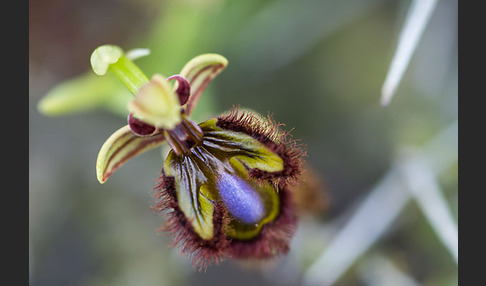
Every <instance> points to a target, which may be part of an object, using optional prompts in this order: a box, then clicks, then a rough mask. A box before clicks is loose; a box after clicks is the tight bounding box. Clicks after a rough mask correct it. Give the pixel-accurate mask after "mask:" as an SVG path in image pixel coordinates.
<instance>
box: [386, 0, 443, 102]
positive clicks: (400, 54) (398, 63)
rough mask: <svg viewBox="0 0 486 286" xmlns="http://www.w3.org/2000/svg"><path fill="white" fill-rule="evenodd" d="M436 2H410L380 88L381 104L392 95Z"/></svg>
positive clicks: (430, 0)
mask: <svg viewBox="0 0 486 286" xmlns="http://www.w3.org/2000/svg"><path fill="white" fill-rule="evenodd" d="M436 4H437V0H414V1H413V3H412V4H411V6H410V9H409V12H408V14H407V18H406V19H405V24H404V27H403V29H402V32H401V33H400V37H399V39H398V45H397V49H396V51H395V55H394V56H393V59H392V62H391V65H390V68H389V70H388V74H387V76H386V79H385V83H384V84H383V87H382V89H381V94H382V95H381V105H382V106H387V105H388V104H389V103H390V101H391V99H392V97H393V96H394V94H395V91H396V89H397V87H398V84H399V83H400V81H401V79H402V77H403V74H404V73H405V70H406V69H407V66H408V64H409V62H410V59H411V57H412V54H413V52H414V51H415V49H416V47H417V43H418V41H419V40H420V38H421V36H422V34H423V31H424V29H425V26H426V25H427V23H428V21H429V19H430V15H431V14H432V12H433V11H434V8H435V6H436Z"/></svg>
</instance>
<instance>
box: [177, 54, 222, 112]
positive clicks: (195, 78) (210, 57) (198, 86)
mask: <svg viewBox="0 0 486 286" xmlns="http://www.w3.org/2000/svg"><path fill="white" fill-rule="evenodd" d="M227 65H228V60H227V59H226V58H225V57H223V56H221V55H218V54H203V55H199V56H197V57H195V58H193V59H191V60H190V61H189V62H188V63H187V64H186V65H185V66H184V67H183V68H182V71H181V73H180V75H181V76H183V77H185V78H186V80H187V81H188V82H189V84H190V86H191V95H190V96H189V99H188V101H187V103H186V104H185V108H186V114H188V115H190V114H191V112H192V109H193V108H194V106H195V105H196V103H197V101H198V99H199V97H200V96H201V94H202V92H203V91H204V89H205V88H206V86H207V85H208V84H209V83H210V82H211V81H212V80H213V79H214V78H215V77H216V76H217V75H218V74H219V73H220V72H221V71H222V70H223V69H224V68H225V67H226V66H227ZM174 87H175V88H177V84H176V85H175V86H174Z"/></svg>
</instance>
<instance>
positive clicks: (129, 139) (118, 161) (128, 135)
mask: <svg viewBox="0 0 486 286" xmlns="http://www.w3.org/2000/svg"><path fill="white" fill-rule="evenodd" d="M164 142H165V138H164V136H163V135H162V134H159V135H155V136H150V137H139V136H137V135H135V134H134V133H133V132H132V131H131V130H130V127H129V126H128V125H126V126H124V127H122V128H120V129H118V130H117V131H116V132H115V133H113V134H112V135H111V136H110V138H108V140H106V142H105V143H104V144H103V146H102V147H101V149H100V152H99V153H98V159H97V161H96V177H97V178H98V181H99V182H100V183H102V184H103V183H104V182H106V180H108V178H109V177H110V176H111V174H113V172H115V171H116V170H117V169H118V168H120V167H121V166H122V165H123V164H125V163H126V162H127V161H128V160H130V159H132V158H133V157H135V156H137V155H139V154H141V153H143V152H145V151H148V150H150V149H153V148H155V147H157V146H160V145H161V144H162V143H164Z"/></svg>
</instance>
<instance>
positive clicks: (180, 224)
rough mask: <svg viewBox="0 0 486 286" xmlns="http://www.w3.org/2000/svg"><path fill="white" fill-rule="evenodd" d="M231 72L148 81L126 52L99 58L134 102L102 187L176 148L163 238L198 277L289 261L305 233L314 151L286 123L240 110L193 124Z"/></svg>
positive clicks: (160, 186) (162, 194)
mask: <svg viewBox="0 0 486 286" xmlns="http://www.w3.org/2000/svg"><path fill="white" fill-rule="evenodd" d="M227 63H228V62H227V60H226V59H225V58H224V57H222V56H220V55H217V54H203V55H200V56H197V57H195V58H193V59H192V60H190V61H189V62H188V63H187V64H186V65H185V66H184V67H183V69H182V71H181V72H180V74H177V75H173V76H171V77H169V78H168V79H166V78H164V77H163V76H162V75H158V74H156V75H154V76H153V77H152V78H151V79H150V80H148V78H147V77H146V76H145V75H144V74H143V73H142V72H141V71H140V70H139V69H138V67H137V66H136V65H135V64H133V62H131V60H130V59H128V58H127V57H126V56H125V54H124V52H123V51H122V49H121V48H119V47H117V46H112V45H105V46H101V47H99V48H97V49H96V50H95V51H94V52H93V54H92V57H91V64H92V67H93V70H94V71H95V72H96V73H97V74H100V75H102V74H104V73H106V72H107V71H111V72H112V73H114V74H115V75H116V76H117V77H118V78H119V79H120V80H121V81H122V82H123V83H124V84H125V85H126V86H127V88H128V89H129V90H130V91H131V92H132V93H133V94H134V99H133V100H132V101H130V102H129V103H128V106H127V107H128V110H129V115H128V124H127V125H126V126H125V127H122V128H120V129H119V130H118V131H116V132H115V133H113V135H111V136H110V137H109V138H108V140H107V141H106V142H105V143H104V144H103V146H102V147H101V150H100V152H99V154H98V159H97V163H96V174H97V178H98V180H99V181H100V183H105V182H106V180H107V179H108V178H109V177H110V176H111V175H112V174H113V172H114V171H115V170H117V169H118V168H120V167H121V166H122V165H123V164H124V163H126V162H127V161H128V160H130V159H132V158H134V157H135V156H137V155H139V154H141V153H143V152H145V151H148V150H151V149H153V148H155V147H158V146H161V145H162V144H165V143H167V144H168V145H169V147H170V149H171V151H170V152H169V154H168V156H167V158H166V160H165V163H164V164H163V167H162V171H161V175H160V178H159V180H158V183H157V184H156V186H155V187H154V190H153V194H154V198H155V204H154V206H153V209H154V210H155V211H157V212H159V213H160V214H162V215H164V216H165V217H166V223H165V225H164V226H163V227H162V229H163V230H165V231H168V232H170V233H171V234H172V236H173V238H174V244H175V245H177V246H179V247H180V249H181V251H182V252H183V253H187V254H189V255H190V256H191V257H192V259H193V263H194V265H195V266H197V267H199V269H206V268H207V266H208V265H210V264H211V263H212V262H215V263H216V264H217V263H219V262H220V261H221V260H223V259H225V258H234V259H271V258H274V257H277V256H278V255H281V254H285V253H287V252H288V251H289V247H290V241H291V239H292V236H293V234H294V231H295V227H296V212H295V207H294V201H293V191H292V190H293V188H292V186H293V185H295V184H298V180H299V176H300V174H301V173H302V165H303V157H304V156H305V149H304V147H303V146H302V145H300V144H297V143H296V141H295V140H293V139H292V138H291V136H290V134H289V133H288V132H284V131H281V130H280V126H281V125H282V124H277V123H276V122H275V121H274V120H273V119H272V118H271V117H263V116H261V115H259V114H257V113H255V112H251V111H241V110H239V108H236V107H234V108H233V109H232V110H231V111H229V112H227V113H224V114H222V115H220V116H219V117H216V118H211V119H209V120H207V121H204V122H202V123H199V124H196V123H195V122H194V121H192V120H191V118H190V115H191V112H192V110H193V108H194V107H195V105H196V103H197V101H198V99H199V97H200V96H201V94H202V92H203V91H204V89H205V87H206V86H207V85H208V83H209V82H211V81H212V80H213V79H214V78H215V77H216V76H217V75H218V74H219V73H220V72H221V71H222V70H223V69H224V68H225V67H226V66H227ZM172 80H175V81H174V85H173V86H172V87H171V86H170V85H169V81H172Z"/></svg>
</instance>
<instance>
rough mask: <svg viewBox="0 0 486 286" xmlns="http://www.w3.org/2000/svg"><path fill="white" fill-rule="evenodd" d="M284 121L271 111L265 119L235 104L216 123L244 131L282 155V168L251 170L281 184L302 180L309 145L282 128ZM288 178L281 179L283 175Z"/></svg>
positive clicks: (254, 174) (224, 127)
mask: <svg viewBox="0 0 486 286" xmlns="http://www.w3.org/2000/svg"><path fill="white" fill-rule="evenodd" d="M283 125H284V124H282V123H277V122H276V121H275V120H274V119H273V118H272V117H271V116H270V115H268V116H267V118H266V119H265V118H264V117H263V116H261V115H260V114H258V113H254V112H250V111H239V108H238V107H235V106H233V108H232V109H231V111H230V112H229V114H226V115H222V116H220V117H218V122H217V123H216V126H218V127H220V128H222V129H227V130H231V131H235V132H243V133H246V134H248V135H250V136H251V137H253V138H255V139H256V140H258V141H259V142H261V143H263V144H264V145H265V146H267V147H268V148H269V149H270V150H272V151H273V152H274V153H276V154H277V155H279V156H280V158H282V160H283V162H284V168H283V170H282V171H280V172H266V171H262V170H258V169H251V170H250V171H249V174H250V177H252V178H255V179H257V180H264V181H271V182H273V183H274V184H275V185H277V184H282V183H283V184H284V185H287V184H289V183H290V184H291V183H295V182H297V180H298V177H299V176H300V175H301V174H302V172H303V168H302V166H303V164H304V157H305V156H306V150H305V146H304V145H303V144H299V143H298V142H297V141H296V140H294V139H293V138H292V135H291V134H290V131H289V132H286V131H280V130H279V127H280V126H283ZM282 178H283V179H284V180H283V182H281V179H282Z"/></svg>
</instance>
